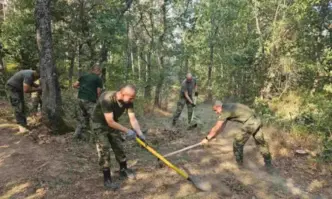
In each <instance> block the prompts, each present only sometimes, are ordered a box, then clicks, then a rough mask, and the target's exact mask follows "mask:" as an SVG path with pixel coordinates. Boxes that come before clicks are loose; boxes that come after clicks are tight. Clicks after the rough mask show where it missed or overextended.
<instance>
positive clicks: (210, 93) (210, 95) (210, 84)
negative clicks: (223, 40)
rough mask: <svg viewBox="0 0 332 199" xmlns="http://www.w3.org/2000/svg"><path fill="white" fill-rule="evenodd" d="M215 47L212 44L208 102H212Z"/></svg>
mask: <svg viewBox="0 0 332 199" xmlns="http://www.w3.org/2000/svg"><path fill="white" fill-rule="evenodd" d="M213 51H214V45H213V43H212V42H211V43H210V64H209V69H208V97H207V100H208V101H212V67H213V54H214V52H213Z"/></svg>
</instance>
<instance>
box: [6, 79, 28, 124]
mask: <svg viewBox="0 0 332 199" xmlns="http://www.w3.org/2000/svg"><path fill="white" fill-rule="evenodd" d="M6 93H7V97H8V98H9V101H10V104H11V105H12V107H13V109H14V114H15V118H16V122H17V124H19V125H21V126H24V127H26V126H27V118H26V115H25V104H24V93H23V91H20V90H17V89H16V88H14V87H12V86H9V85H6Z"/></svg>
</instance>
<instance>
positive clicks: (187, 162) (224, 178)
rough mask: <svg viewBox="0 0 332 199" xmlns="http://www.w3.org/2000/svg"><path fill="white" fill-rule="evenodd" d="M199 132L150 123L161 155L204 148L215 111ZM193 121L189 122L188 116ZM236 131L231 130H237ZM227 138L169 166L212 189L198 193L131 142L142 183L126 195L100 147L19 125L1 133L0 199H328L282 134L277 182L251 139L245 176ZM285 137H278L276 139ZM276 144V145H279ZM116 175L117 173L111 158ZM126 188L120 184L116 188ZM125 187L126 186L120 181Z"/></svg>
mask: <svg viewBox="0 0 332 199" xmlns="http://www.w3.org/2000/svg"><path fill="white" fill-rule="evenodd" d="M200 109H202V110H206V111H204V114H205V115H200V116H201V118H202V119H204V124H203V125H201V126H200V128H199V129H195V130H192V131H186V130H183V129H181V128H179V127H181V125H184V121H185V118H182V120H183V121H182V122H180V123H179V127H176V128H171V127H170V126H169V122H168V121H169V118H168V117H161V118H158V120H157V121H156V120H155V119H149V120H146V121H145V126H146V127H147V128H148V127H149V134H148V141H149V143H150V144H151V146H152V147H154V148H155V149H157V150H158V151H159V152H161V153H162V154H165V153H168V152H171V151H174V150H176V149H180V148H183V147H186V146H188V145H191V144H194V143H197V142H199V141H200V140H201V139H202V138H204V137H205V133H203V132H207V131H208V129H209V127H210V126H211V124H212V123H213V122H214V116H213V113H212V111H210V107H209V106H208V105H206V107H204V106H202V107H200ZM183 115H186V114H183ZM231 125H232V124H230V126H229V127H227V128H231ZM227 128H226V132H225V133H224V134H223V135H220V136H219V137H218V139H216V140H215V141H212V142H211V144H210V145H209V146H207V147H201V148H196V149H193V150H191V151H189V152H184V153H182V154H180V155H176V156H172V157H170V158H169V160H170V161H171V162H173V163H174V164H175V165H177V166H179V167H180V168H182V169H185V170H187V171H189V172H190V174H191V175H195V176H199V177H200V178H201V179H202V180H205V181H208V182H210V183H211V185H212V188H213V189H212V191H211V192H208V193H203V192H199V191H198V190H197V189H195V187H194V186H192V184H191V183H190V182H188V181H186V180H185V179H183V178H182V177H180V176H179V175H177V174H176V173H175V172H174V171H172V170H170V169H169V168H166V167H164V168H159V167H158V162H157V160H156V158H155V157H153V156H152V155H151V154H150V153H149V152H147V151H145V150H144V149H142V148H141V147H139V146H138V145H137V144H136V143H134V142H126V143H125V146H126V150H127V153H128V159H129V160H130V161H129V164H130V166H131V167H132V168H134V169H135V170H136V172H137V179H136V180H135V181H123V182H121V183H122V185H121V189H120V190H118V191H116V192H112V191H108V190H105V189H104V187H103V184H102V174H101V172H100V171H99V168H98V164H97V155H96V151H95V147H94V146H93V145H90V144H87V143H85V142H80V141H73V140H72V139H71V135H70V134H68V135H64V136H56V137H55V136H49V135H48V134H47V133H45V132H43V129H42V128H40V131H38V135H37V137H34V138H31V136H28V135H22V134H18V133H17V130H16V129H15V125H13V124H11V123H9V124H8V123H6V122H5V121H3V122H2V123H1V126H0V199H5V198H30V199H32V198H115V199H120V198H121V199H122V198H133V199H138V198H146V199H158V198H232V199H235V198H239V199H240V198H241V199H243V198H250V199H252V198H264V199H265V198H329V196H330V195H332V193H331V190H330V189H329V187H331V185H332V184H331V173H329V172H328V171H326V170H324V169H323V167H322V168H319V167H315V166H313V165H311V164H310V161H309V160H308V157H305V156H303V157H299V156H296V155H294V154H292V153H291V151H290V150H289V147H287V145H285V146H284V145H281V144H280V140H281V139H280V137H281V134H280V133H278V132H276V131H275V130H271V129H268V128H266V132H267V135H268V138H267V139H268V140H269V141H271V149H272V152H273V154H274V164H275V166H276V168H277V170H278V173H277V174H275V175H270V174H268V173H266V172H265V170H264V166H263V160H262V158H261V156H260V154H259V153H258V151H257V150H256V147H255V144H254V142H253V141H252V139H250V140H249V142H248V143H247V145H246V147H245V168H244V169H241V170H240V169H238V168H237V166H236V164H235V161H234V158H233V153H232V140H233V135H230V134H229V133H227V132H229V131H228V130H227ZM275 136H279V137H275ZM272 141H273V142H272ZM112 164H113V168H112V171H113V173H114V176H115V178H116V179H117V178H118V174H117V171H116V170H117V169H118V165H117V163H116V161H115V160H114V157H113V156H112ZM117 181H119V180H117ZM119 182H120V181H119Z"/></svg>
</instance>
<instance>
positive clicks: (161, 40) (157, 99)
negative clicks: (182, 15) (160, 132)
mask: <svg viewBox="0 0 332 199" xmlns="http://www.w3.org/2000/svg"><path fill="white" fill-rule="evenodd" d="M166 5H167V0H164V2H163V5H162V6H161V9H162V13H163V17H162V22H161V24H163V33H162V34H161V36H160V37H159V44H160V49H159V53H158V54H159V56H158V58H159V65H160V73H159V78H158V83H157V86H156V90H155V98H154V106H157V107H158V108H161V99H160V97H161V91H162V87H163V84H164V79H165V74H164V71H165V63H164V56H165V55H164V52H163V51H164V50H163V49H164V48H165V47H164V39H165V35H166V33H167V16H166V15H167V13H166Z"/></svg>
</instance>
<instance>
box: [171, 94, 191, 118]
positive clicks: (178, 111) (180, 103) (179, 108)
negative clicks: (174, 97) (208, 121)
mask: <svg viewBox="0 0 332 199" xmlns="http://www.w3.org/2000/svg"><path fill="white" fill-rule="evenodd" d="M185 104H187V109H188V123H189V124H190V123H191V119H192V115H193V106H192V104H190V103H189V102H187V101H186V100H185V99H183V98H181V99H180V100H179V101H178V103H177V107H176V111H175V113H174V115H173V121H174V122H175V121H177V120H178V119H179V117H180V115H181V112H182V110H183V108H184V105H185Z"/></svg>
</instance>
